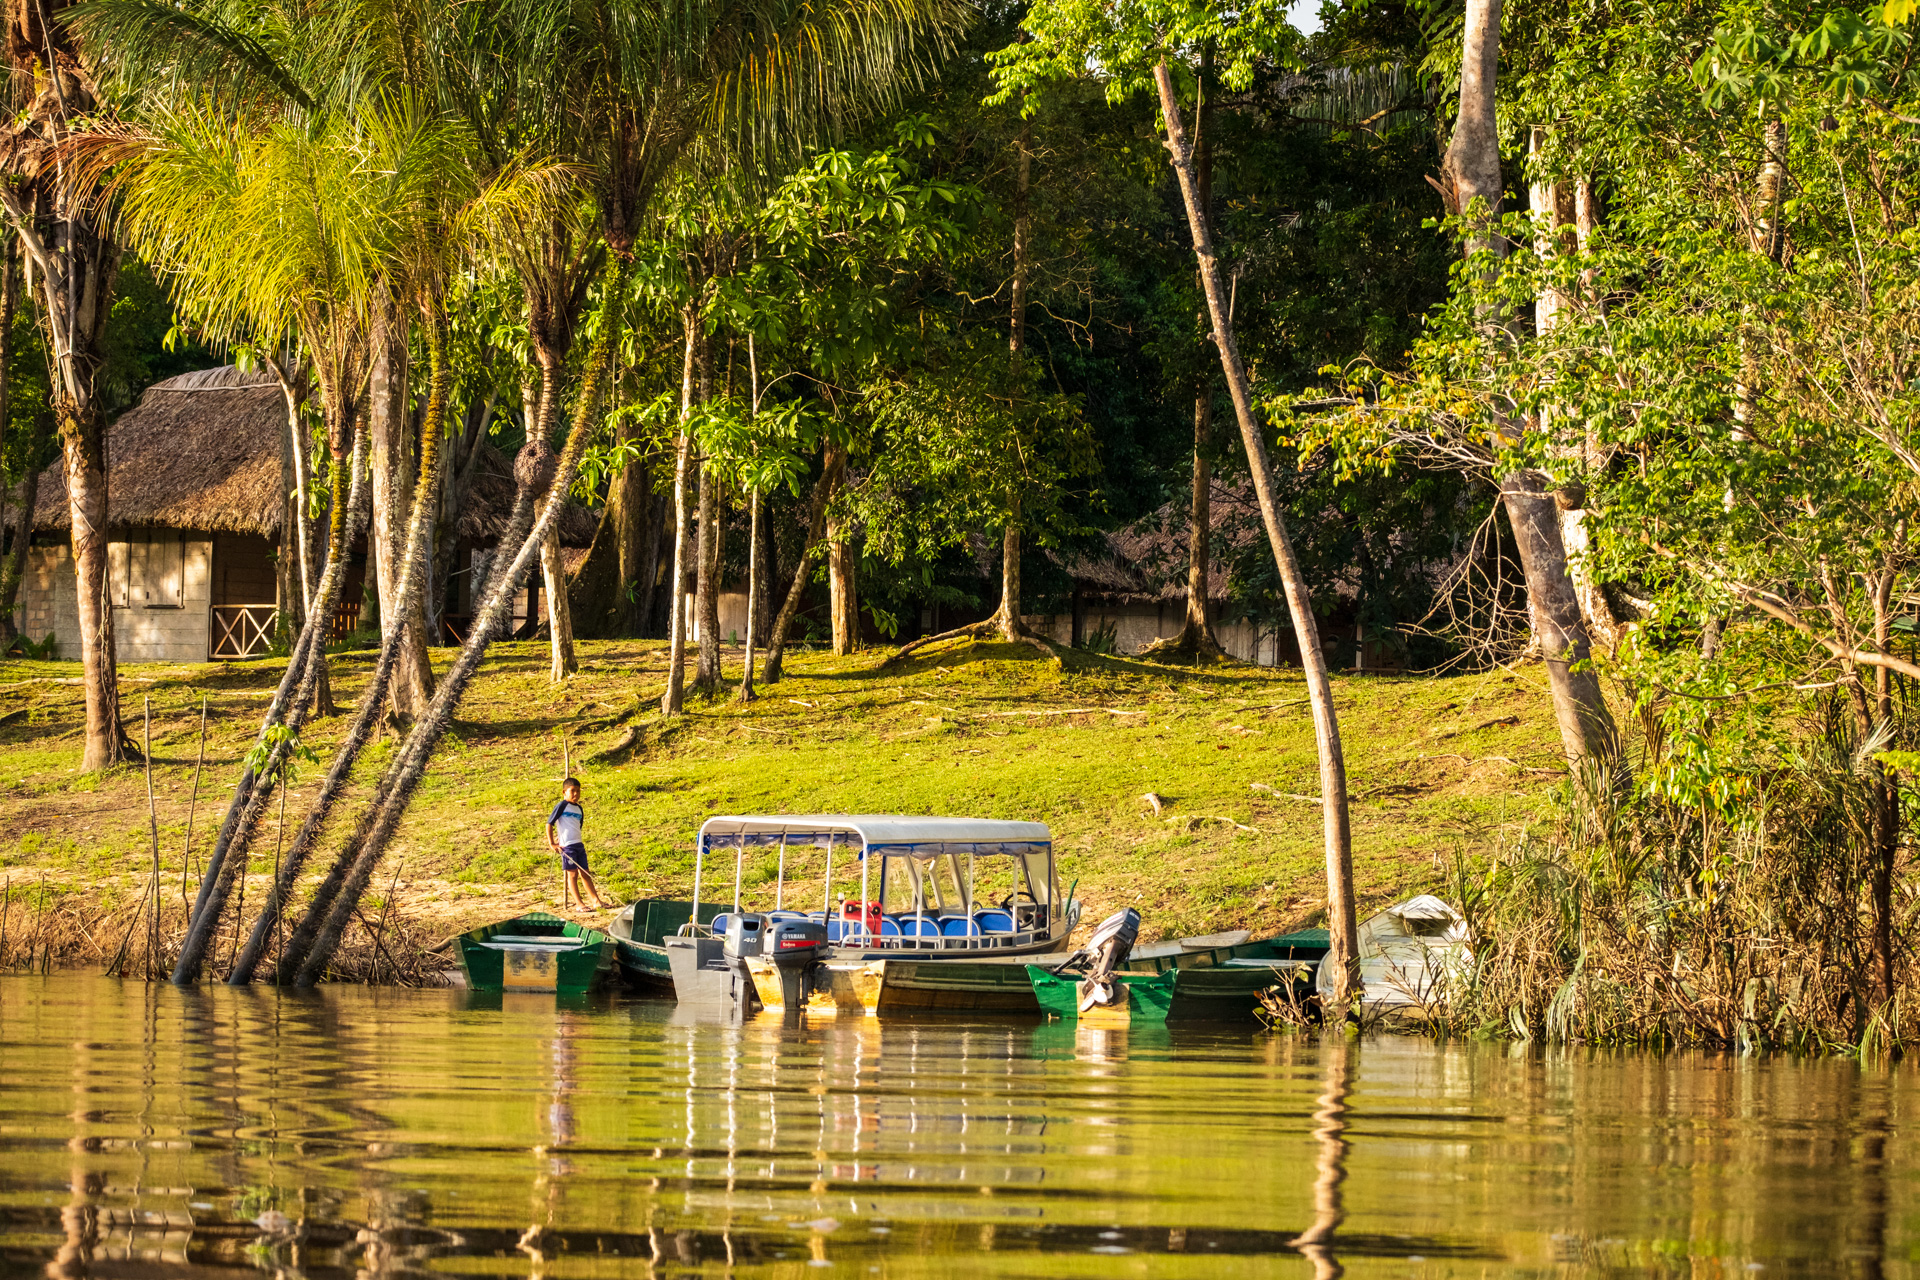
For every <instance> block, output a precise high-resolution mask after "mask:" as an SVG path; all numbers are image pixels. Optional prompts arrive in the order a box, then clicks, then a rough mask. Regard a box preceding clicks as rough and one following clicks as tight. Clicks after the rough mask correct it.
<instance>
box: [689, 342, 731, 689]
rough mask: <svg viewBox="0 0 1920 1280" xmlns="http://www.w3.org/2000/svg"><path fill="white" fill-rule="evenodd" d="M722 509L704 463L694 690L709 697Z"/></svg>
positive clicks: (714, 682)
mask: <svg viewBox="0 0 1920 1280" xmlns="http://www.w3.org/2000/svg"><path fill="white" fill-rule="evenodd" d="M703 381H704V380H703ZM720 505H721V504H720V481H719V478H718V477H716V476H715V475H714V474H713V473H712V472H711V471H709V470H708V469H707V467H706V465H705V460H704V459H702V462H701V467H700V530H699V534H700V536H699V542H698V545H697V546H696V547H695V549H694V587H693V616H694V620H695V622H696V623H697V624H698V626H699V628H700V657H699V661H698V662H697V663H696V664H695V666H694V672H693V687H694V688H696V689H698V690H700V691H701V692H702V693H707V694H711V693H713V692H714V691H715V690H716V689H718V688H719V687H720V548H721V546H722V544H723V543H724V541H725V539H726V534H725V532H724V530H723V529H722V528H721V525H720Z"/></svg>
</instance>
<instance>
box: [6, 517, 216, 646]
mask: <svg viewBox="0 0 1920 1280" xmlns="http://www.w3.org/2000/svg"><path fill="white" fill-rule="evenodd" d="M185 552H186V554H185V556H184V561H185V563H184V567H183V570H182V576H181V583H180V607H179V608H177V609H147V608H130V609H115V610H114V611H113V639H114V653H115V656H116V657H117V658H118V660H119V661H121V662H205V661H206V660H207V640H208V632H207V626H208V614H207V609H208V605H209V604H210V603H211V599H212V597H211V594H210V587H211V582H212V572H211V570H212V561H213V543H212V542H210V541H207V540H204V539H202V540H199V541H195V540H193V539H191V538H189V539H188V540H187V542H186V547H185ZM74 588H75V584H74V579H73V552H72V549H71V548H70V547H68V546H67V545H66V544H64V543H60V544H56V545H52V546H36V547H29V548H28V549H27V573H26V578H25V579H24V580H23V581H22V582H21V584H20V594H19V597H18V599H17V601H16V605H15V608H16V612H15V615H14V618H15V625H16V626H18V627H19V628H20V630H21V633H22V634H24V635H26V636H28V637H30V638H32V639H33V640H34V641H35V642H36V643H37V642H38V641H40V640H42V639H44V638H45V637H46V635H47V633H48V632H52V633H53V635H54V637H55V639H56V640H57V641H58V642H59V656H60V657H61V658H64V659H66V660H68V661H77V660H78V659H79V657H80V615H79V610H78V608H77V607H76V605H75V598H76V596H75V589H74Z"/></svg>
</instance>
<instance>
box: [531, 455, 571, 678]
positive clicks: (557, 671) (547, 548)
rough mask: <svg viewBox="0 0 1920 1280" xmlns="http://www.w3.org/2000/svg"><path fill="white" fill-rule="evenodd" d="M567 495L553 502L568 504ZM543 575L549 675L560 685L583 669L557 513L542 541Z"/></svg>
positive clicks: (553, 498) (550, 501)
mask: <svg viewBox="0 0 1920 1280" xmlns="http://www.w3.org/2000/svg"><path fill="white" fill-rule="evenodd" d="M565 496H566V495H564V494H558V493H556V494H554V495H553V496H552V497H549V498H548V499H547V501H548V502H549V503H559V504H560V505H561V506H563V507H564V506H565ZM540 577H541V582H542V585H543V586H544V587H545V588H546V595H547V600H546V604H547V639H548V647H549V648H550V649H551V650H552V652H553V665H552V668H551V670H550V672H549V674H548V678H549V679H551V680H552V681H553V683H555V684H559V683H560V682H561V681H562V680H565V679H566V678H567V677H568V676H570V675H572V674H573V673H574V672H576V671H578V670H579V669H580V660H579V659H578V658H577V657H575V656H574V652H573V611H572V610H571V609H569V608H568V607H567V562H566V559H565V557H564V555H563V554H562V552H561V549H560V521H559V518H558V517H557V516H556V517H555V519H554V520H553V522H552V523H551V524H550V525H549V526H548V530H547V538H546V541H545V542H543V543H541V544H540Z"/></svg>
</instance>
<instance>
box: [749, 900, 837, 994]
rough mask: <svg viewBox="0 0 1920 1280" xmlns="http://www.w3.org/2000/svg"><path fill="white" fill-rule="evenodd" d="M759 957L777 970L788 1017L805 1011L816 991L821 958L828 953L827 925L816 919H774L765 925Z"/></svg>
mask: <svg viewBox="0 0 1920 1280" xmlns="http://www.w3.org/2000/svg"><path fill="white" fill-rule="evenodd" d="M763 947H764V949H763V950H762V951H761V953H760V954H762V955H767V956H772V957H773V967H774V968H776V969H778V970H779V971H780V998H781V1003H782V1004H784V1005H785V1006H786V1009H787V1012H788V1013H789V1014H792V1013H797V1012H799V1011H800V1010H801V1009H804V1008H806V1005H807V999H808V997H810V996H812V995H813V993H814V991H815V990H817V989H818V987H817V986H816V982H815V980H816V978H818V977H819V976H820V973H819V970H820V957H821V956H822V955H824V954H825V953H826V950H827V926H826V925H825V924H823V923H822V922H821V921H818V920H776V921H774V922H773V923H772V924H770V925H768V926H767V929H766V932H765V936H764V942H763Z"/></svg>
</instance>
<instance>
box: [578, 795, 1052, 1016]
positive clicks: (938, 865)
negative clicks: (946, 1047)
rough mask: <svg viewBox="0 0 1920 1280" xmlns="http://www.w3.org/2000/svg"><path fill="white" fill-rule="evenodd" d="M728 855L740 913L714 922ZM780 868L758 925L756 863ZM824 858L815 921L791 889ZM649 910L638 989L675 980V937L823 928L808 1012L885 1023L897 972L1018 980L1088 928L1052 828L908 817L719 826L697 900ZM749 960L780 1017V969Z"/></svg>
mask: <svg viewBox="0 0 1920 1280" xmlns="http://www.w3.org/2000/svg"><path fill="white" fill-rule="evenodd" d="M728 853H731V854H732V855H733V864H734V865H733V892H732V904H731V906H730V907H728V908H726V909H724V910H715V909H714V908H713V906H712V905H711V904H706V903H703V902H702V901H701V899H702V897H703V892H702V890H703V888H704V887H705V885H706V884H707V882H708V881H707V872H708V865H707V864H708V860H709V856H710V855H711V856H712V857H715V858H724V857H725V856H726V855H727V854H728ZM769 855H771V856H772V858H773V859H774V866H773V867H772V868H771V870H772V872H773V875H772V881H773V884H772V893H771V897H772V903H771V905H770V906H769V905H766V904H765V903H761V904H758V905H760V906H761V907H762V910H760V911H758V912H756V911H754V910H752V908H753V907H754V906H755V905H756V904H754V903H751V902H749V901H747V893H746V890H745V887H744V886H745V882H746V880H747V878H748V877H747V875H746V870H747V863H748V861H749V859H750V858H755V857H758V858H759V859H761V860H763V862H762V865H763V866H764V859H766V858H767V857H768V856H769ZM815 857H817V858H818V859H819V862H818V864H817V865H818V867H819V873H820V881H821V883H822V886H823V887H822V889H821V897H820V900H819V901H820V909H819V910H818V911H808V910H804V909H801V908H800V906H799V904H797V903H790V902H789V901H788V898H789V894H788V890H787V881H788V878H789V874H790V872H791V871H793V870H794V869H795V867H796V866H797V864H798V862H799V861H800V860H802V859H807V860H811V859H812V858H815ZM765 892H766V890H765V889H764V888H762V889H761V890H760V891H759V894H764V893H765ZM854 893H857V894H858V896H857V897H856V896H851V895H852V894H854ZM755 896H758V894H756V895H755ZM640 908H641V904H635V907H634V908H630V909H629V910H628V911H623V912H622V913H621V919H620V920H617V921H616V922H615V925H614V932H615V935H616V937H621V958H622V967H623V970H624V971H625V972H627V973H628V975H629V976H630V977H633V976H638V977H639V979H640V980H641V981H646V982H656V983H657V982H658V981H659V980H660V979H659V978H658V977H656V976H655V975H659V974H668V973H670V965H669V962H668V947H667V938H669V937H693V938H718V937H724V936H725V935H726V934H727V932H728V930H729V928H730V926H732V924H733V923H734V922H735V920H736V919H748V920H756V921H761V922H764V923H765V924H766V925H767V926H768V927H769V929H771V927H772V926H775V925H778V924H780V923H782V922H787V921H811V922H813V923H814V924H816V925H817V926H819V927H820V928H821V929H824V931H825V938H826V942H825V945H824V946H823V947H822V948H820V951H819V956H818V960H817V961H816V962H815V964H816V966H817V967H816V971H815V974H816V979H817V980H816V981H814V982H813V983H812V984H811V985H810V987H809V990H810V992H811V993H812V994H811V995H810V996H809V999H808V1007H809V1008H812V1009H814V1010H815V1011H817V1012H825V1011H826V1010H827V1009H828V1008H829V1007H830V1008H831V1009H832V1010H833V1011H835V1012H837V1013H859V1014H873V1013H877V1012H879V1011H880V1000H879V991H880V988H881V982H880V978H881V975H883V974H884V973H885V972H886V971H887V970H888V969H889V968H891V967H892V966H893V965H894V963H895V962H896V961H909V960H910V961H911V962H912V963H913V965H914V966H915V967H916V968H925V967H927V966H930V965H948V964H965V965H971V964H974V963H975V962H982V961H985V962H999V961H1006V962H1011V963H1012V964H1013V966H1014V970H1015V972H1017V969H1018V965H1019V963H1021V962H1023V960H1024V959H1031V958H1034V957H1039V956H1046V955H1052V954H1056V953H1058V952H1060V951H1062V950H1064V949H1065V948H1066V945H1067V940H1068V937H1069V936H1070V935H1071V933H1072V931H1073V926H1074V923H1075V922H1076V921H1077V920H1078V918H1079V903H1077V902H1075V901H1073V900H1072V898H1071V895H1070V894H1062V893H1061V892H1060V882H1059V871H1058V867H1057V866H1056V865H1055V862H1054V857H1053V840H1052V833H1051V832H1049V831H1048V829H1047V827H1046V826H1045V825H1044V824H1042V823H1038V822H1008V821H1000V820H991V819H976V818H927V817H910V816H902V815H898V814H864V815H863V814H838V815H830V814H771V815H729V816H722V817H714V818H709V819H708V820H707V821H706V823H705V824H704V825H703V826H702V827H701V829H700V839H699V846H698V849H697V851H696V857H695V862H694V890H693V900H692V901H691V902H688V903H664V902H662V901H660V900H658V899H653V900H649V901H648V904H647V905H646V907H645V910H644V913H643V912H642V911H641V909H640ZM682 913H684V914H682ZM696 921H697V923H696ZM622 935H624V936H622ZM739 959H741V960H742V961H743V962H745V963H746V964H747V965H748V967H749V968H750V969H752V970H753V971H754V972H755V973H756V974H757V975H758V976H757V977H756V979H755V985H756V988H757V998H758V1000H759V1001H760V1002H761V1004H763V1005H764V1006H765V1007H768V1008H780V1007H782V1004H781V1002H782V998H783V997H782V993H781V991H780V988H779V984H778V983H777V982H776V981H774V969H775V966H774V965H772V964H771V963H770V962H768V961H766V960H765V959H764V958H763V957H760V956H759V954H758V952H757V951H755V950H753V949H751V948H749V949H748V950H747V952H745V953H744V954H742V955H741V956H740V957H739ZM992 967H993V968H996V969H997V968H999V967H1002V966H1001V965H998V964H995V965H993V966H992ZM667 980H668V981H670V980H671V979H670V977H669V978H668V979H667Z"/></svg>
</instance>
